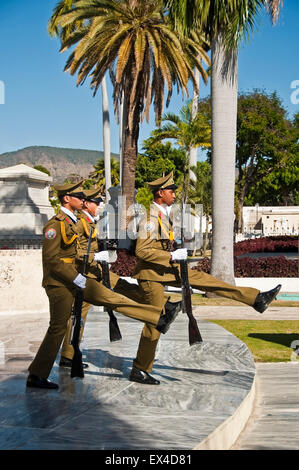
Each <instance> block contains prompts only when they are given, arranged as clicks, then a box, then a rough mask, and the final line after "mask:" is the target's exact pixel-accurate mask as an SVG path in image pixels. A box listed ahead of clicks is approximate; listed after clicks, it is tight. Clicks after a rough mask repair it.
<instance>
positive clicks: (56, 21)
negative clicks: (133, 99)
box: [48, 0, 111, 201]
mask: <svg viewBox="0 0 299 470" xmlns="http://www.w3.org/2000/svg"><path fill="white" fill-rule="evenodd" d="M76 1H77V0H61V1H60V2H59V3H58V4H57V6H56V7H55V8H54V11H53V14H52V16H51V18H50V20H49V24H48V32H49V34H50V35H51V36H59V37H60V39H61V42H64V41H65V40H66V39H68V37H69V35H70V34H71V33H73V32H74V31H76V30H78V29H80V28H81V27H82V26H83V22H84V21H83V20H81V19H80V20H78V21H77V22H75V23H72V24H71V25H70V26H67V27H65V28H61V27H60V19H61V16H62V15H63V14H64V13H66V12H67V11H69V10H70V9H71V8H72V6H73V4H74V3H75V2H76ZM101 89H102V116H103V147H104V161H105V182H106V184H105V190H106V200H107V201H108V200H109V192H108V190H109V188H110V187H111V162H110V158H111V153H110V118H109V102H108V93H107V84H106V77H105V76H104V77H103V80H102V85H101Z"/></svg>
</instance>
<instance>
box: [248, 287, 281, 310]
mask: <svg viewBox="0 0 299 470" xmlns="http://www.w3.org/2000/svg"><path fill="white" fill-rule="evenodd" d="M280 289H281V284H278V286H276V287H274V289H271V290H268V291H267V292H260V293H259V294H258V295H257V296H256V299H255V302H254V304H253V308H254V309H255V310H257V311H258V312H260V313H263V312H264V311H265V310H266V309H267V308H268V306H269V304H270V303H271V302H272V300H274V299H275V297H276V296H277V294H278V292H279V291H280Z"/></svg>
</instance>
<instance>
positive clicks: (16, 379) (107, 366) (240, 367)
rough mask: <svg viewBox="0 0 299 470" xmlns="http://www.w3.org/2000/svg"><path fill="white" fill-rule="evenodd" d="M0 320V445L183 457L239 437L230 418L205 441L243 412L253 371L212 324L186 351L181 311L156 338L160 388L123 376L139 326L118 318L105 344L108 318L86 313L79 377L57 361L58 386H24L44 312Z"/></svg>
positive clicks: (242, 352)
mask: <svg viewBox="0 0 299 470" xmlns="http://www.w3.org/2000/svg"><path fill="white" fill-rule="evenodd" d="M0 320H1V321H0V341H2V346H3V347H4V356H3V362H2V364H1V365H0V449H19V450H28V449H30V450H40V449H44V450H53V449H55V450H56V449H57V450H71V449H75V450H78V449H80V450H82V449H83V450H109V449H114V450H116V449H117V450H139V449H149V450H150V449H164V450H169V449H171V450H178V449H179V450H185V451H187V450H192V449H195V448H196V449H200V448H212V449H214V448H216V446H219V447H217V448H227V446H230V445H232V444H233V442H234V441H235V439H236V437H237V436H238V435H239V432H240V430H241V429H240V427H239V426H240V424H239V420H237V422H233V423H229V424H230V426H229V430H227V428H226V427H224V428H221V430H222V432H221V433H220V435H219V434H217V436H216V437H215V436H214V435H213V438H212V439H210V436H211V434H213V433H214V431H215V430H217V429H218V427H219V426H223V425H226V422H227V420H229V419H230V418H231V416H233V415H234V413H235V412H236V410H238V409H239V408H240V407H242V405H243V403H244V401H245V400H246V399H247V396H248V395H249V394H250V392H251V390H252V385H253V382H254V377H255V367H254V363H253V360H252V356H251V354H250V353H249V351H248V349H247V347H246V346H245V345H244V343H242V342H241V341H240V340H238V338H236V337H235V336H233V335H232V334H231V333H229V332H228V331H226V330H225V329H224V328H222V327H220V326H219V325H216V324H215V323H212V322H207V321H203V320H199V321H198V324H199V328H200V331H201V334H202V337H203V340H204V341H203V343H202V344H200V345H194V346H192V347H190V346H189V342H188V320H187V316H186V315H184V314H180V315H179V316H178V318H177V320H176V321H175V323H174V324H173V325H172V326H171V329H170V331H169V332H168V334H167V335H161V341H160V342H159V348H158V351H157V356H156V361H155V365H154V371H153V375H154V376H155V377H157V378H158V379H159V380H160V381H161V384H160V385H159V386H150V385H141V384H137V383H134V382H130V381H129V380H128V376H129V373H130V370H131V367H132V360H133V358H134V357H135V354H136V350H137V346H138V342H139V337H140V332H141V329H142V326H143V325H142V323H140V322H136V321H132V320H130V319H126V318H125V317H123V316H119V326H120V330H121V332H122V335H123V340H122V341H120V342H116V343H110V342H109V337H108V321H107V315H106V314H103V312H98V311H96V309H95V310H93V311H92V312H90V313H89V314H88V320H87V323H86V328H85V334H84V341H83V345H82V349H83V358H84V361H85V362H87V363H88V364H89V368H88V369H87V370H86V371H85V377H84V379H83V380H81V379H71V378H70V371H69V369H61V368H59V367H58V364H57V362H56V364H55V365H54V367H53V370H52V372H51V376H50V378H51V379H52V380H54V381H56V382H58V383H59V390H39V389H27V390H26V387H25V383H26V377H27V368H28V365H29V364H30V362H31V360H32V358H33V357H34V355H35V352H36V351H37V348H38V346H39V344H40V341H41V340H42V337H43V335H44V333H45V330H46V328H47V325H48V314H45V315H43V316H41V315H38V314H32V315H13V316H9V315H7V316H5V315H1V318H0ZM58 360H59V358H58ZM245 412H246V410H245ZM241 419H244V418H243V416H241ZM207 438H208V439H209V440H208V442H206V443H205V440H206V439H207ZM227 438H229V441H227Z"/></svg>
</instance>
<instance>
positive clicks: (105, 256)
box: [93, 251, 109, 263]
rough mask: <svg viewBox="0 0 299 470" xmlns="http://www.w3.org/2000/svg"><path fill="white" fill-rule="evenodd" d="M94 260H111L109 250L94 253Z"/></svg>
mask: <svg viewBox="0 0 299 470" xmlns="http://www.w3.org/2000/svg"><path fill="white" fill-rule="evenodd" d="M93 259H94V261H107V263H108V262H109V251H99V252H98V253H94V258H93Z"/></svg>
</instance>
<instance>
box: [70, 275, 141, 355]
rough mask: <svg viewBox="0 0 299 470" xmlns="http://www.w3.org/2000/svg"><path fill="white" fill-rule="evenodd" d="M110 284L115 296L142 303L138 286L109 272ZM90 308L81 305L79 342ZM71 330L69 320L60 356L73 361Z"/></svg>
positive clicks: (86, 305)
mask: <svg viewBox="0 0 299 470" xmlns="http://www.w3.org/2000/svg"><path fill="white" fill-rule="evenodd" d="M110 284H111V287H112V289H113V290H114V292H116V293H117V294H122V295H125V296H126V297H128V298H129V299H131V300H134V301H135V302H139V303H143V290H142V289H141V288H140V287H139V285H136V284H133V283H130V282H128V281H126V280H125V279H121V278H120V277H119V276H117V275H116V274H115V273H113V272H111V271H110ZM90 307H91V305H90V304H88V303H87V302H84V303H83V306H82V318H83V321H84V324H83V326H82V328H81V331H80V340H81V339H82V336H83V331H84V326H85V323H86V318H87V314H88V311H89V309H90ZM71 329H72V319H71V318H70V319H69V321H68V325H67V331H66V335H65V338H64V341H63V345H62V348H61V356H62V357H66V358H68V359H73V356H74V348H73V346H72V345H71V344H70V334H71Z"/></svg>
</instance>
